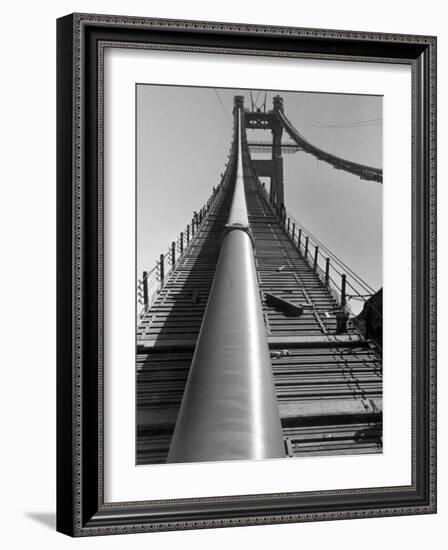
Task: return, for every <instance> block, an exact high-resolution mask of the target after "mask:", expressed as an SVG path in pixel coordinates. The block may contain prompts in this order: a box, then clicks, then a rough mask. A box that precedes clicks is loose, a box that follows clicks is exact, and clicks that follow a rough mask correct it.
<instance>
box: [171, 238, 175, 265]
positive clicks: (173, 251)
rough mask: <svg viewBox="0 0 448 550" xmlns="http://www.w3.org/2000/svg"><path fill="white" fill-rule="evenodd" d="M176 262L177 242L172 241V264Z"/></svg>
mask: <svg viewBox="0 0 448 550" xmlns="http://www.w3.org/2000/svg"><path fill="white" fill-rule="evenodd" d="M175 263H176V243H175V242H174V241H173V242H172V243H171V265H172V266H173V267H174V265H175Z"/></svg>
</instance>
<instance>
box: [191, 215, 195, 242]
mask: <svg viewBox="0 0 448 550" xmlns="http://www.w3.org/2000/svg"><path fill="white" fill-rule="evenodd" d="M193 237H194V218H192V219H191V238H193Z"/></svg>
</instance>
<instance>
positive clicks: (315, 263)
mask: <svg viewBox="0 0 448 550" xmlns="http://www.w3.org/2000/svg"><path fill="white" fill-rule="evenodd" d="M318 254H319V247H318V246H315V247H314V271H316V269H317V257H318Z"/></svg>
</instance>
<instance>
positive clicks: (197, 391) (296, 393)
mask: <svg viewBox="0 0 448 550" xmlns="http://www.w3.org/2000/svg"><path fill="white" fill-rule="evenodd" d="M135 93H136V113H135V116H136V144H137V146H136V152H135V160H136V182H135V185H136V205H135V207H136V266H135V269H136V378H135V381H136V388H135V389H136V434H135V436H136V442H135V450H136V451H135V457H136V464H137V465H147V464H165V463H186V462H213V461H233V460H265V459H280V458H283V459H285V458H290V459H301V458H309V457H317V458H318V457H322V456H327V457H328V456H337V455H360V454H376V453H382V452H383V428H382V410H383V407H382V397H383V377H382V341H383V320H382V311H383V307H382V303H383V298H382V296H383V294H382V292H383V222H382V214H383V192H382V189H383V185H382V182H383V170H382V165H383V98H382V97H381V96H379V95H362V94H340V93H339V94H337V93H329V92H325V93H324V92H322V91H319V90H315V91H313V92H309V91H307V92H302V91H300V90H297V91H291V90H275V89H273V90H264V89H263V90H257V89H253V90H250V89H229V88H211V87H210V88H205V87H192V86H173V85H171V86H164V85H160V84H157V85H155V84H151V83H138V84H136V89H135Z"/></svg>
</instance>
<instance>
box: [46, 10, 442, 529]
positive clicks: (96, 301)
mask: <svg viewBox="0 0 448 550" xmlns="http://www.w3.org/2000/svg"><path fill="white" fill-rule="evenodd" d="M107 47H117V48H123V49H128V50H136V49H137V50H138V49H145V48H150V49H151V48H152V49H155V50H159V51H167V52H176V51H183V52H190V53H192V54H194V53H195V52H203V53H204V52H205V53H213V54H217V55H223V56H225V55H227V54H236V55H250V56H267V57H270V58H272V59H276V58H290V59H309V60H313V59H315V60H328V61H341V62H342V61H344V62H346V61H353V62H360V63H366V64H368V63H378V64H399V65H408V66H410V67H411V73H412V90H411V95H412V113H409V116H410V118H411V125H412V155H411V156H412V159H411V162H412V207H411V209H412V212H411V216H412V273H410V274H409V276H410V277H411V278H412V281H411V285H412V322H411V327H412V356H411V363H412V365H411V366H410V369H411V376H412V395H411V396H410V399H411V408H412V430H411V431H412V445H411V447H412V449H411V463H412V472H411V484H410V485H405V486H400V485H397V486H394V485H391V486H385V487H368V488H346V489H336V490H335V489H330V488H329V489H328V490H316V491H303V492H297V491H291V492H277V493H260V494H239V495H232V496H225V495H219V494H218V495H214V496H208V497H189V498H184V497H182V498H176V499H166V500H161V499H154V498H153V497H152V496H151V488H150V487H148V493H147V498H146V499H145V500H138V501H120V502H115V501H114V502H107V501H106V500H105V497H104V485H105V480H104V398H105V395H104V383H105V382H104V362H103V354H104V334H103V324H104V316H103V313H104V291H103V280H104V272H103V254H104V230H105V229H104V228H105V226H104V217H103V216H104V186H103V173H104V157H103V155H104V109H103V106H104V52H105V49H106V48H107ZM57 51H58V58H57V101H58V103H57V119H58V122H57V142H58V145H57V162H58V164H57V193H58V197H57V231H58V243H57V253H58V282H57V285H58V286H57V292H58V323H57V326H58V350H57V358H58V359H57V361H58V366H57V391H58V396H57V437H58V442H57V529H58V531H60V532H62V533H65V534H68V535H70V536H90V535H106V534H118V533H137V532H150V531H163V530H173V529H174V530H175V529H199V528H211V527H226V526H238V525H259V524H267V523H288V522H302V521H317V520H331V519H349V518H363V517H380V516H391V515H405V514H428V513H435V512H436V38H435V37H431V36H409V35H401V34H378V33H367V32H351V31H339V30H322V29H305V28H292V27H270V26H266V27H261V26H256V25H244V24H233V23H219V22H218V23H213V22H202V21H180V20H179V21H178V20H163V19H147V18H139V17H123V16H109V15H91V14H72V15H69V16H66V17H63V18H61V19H59V20H58V22H57ZM129 368H130V369H133V368H134V365H129Z"/></svg>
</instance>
